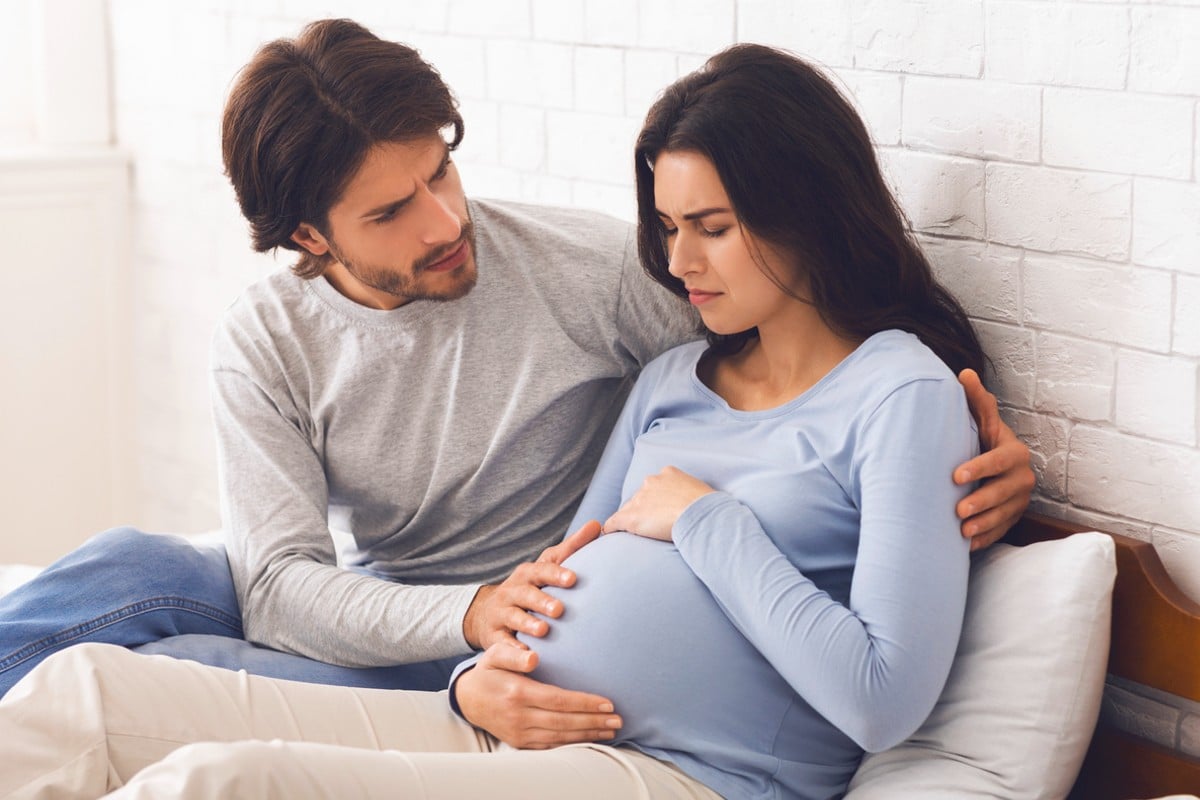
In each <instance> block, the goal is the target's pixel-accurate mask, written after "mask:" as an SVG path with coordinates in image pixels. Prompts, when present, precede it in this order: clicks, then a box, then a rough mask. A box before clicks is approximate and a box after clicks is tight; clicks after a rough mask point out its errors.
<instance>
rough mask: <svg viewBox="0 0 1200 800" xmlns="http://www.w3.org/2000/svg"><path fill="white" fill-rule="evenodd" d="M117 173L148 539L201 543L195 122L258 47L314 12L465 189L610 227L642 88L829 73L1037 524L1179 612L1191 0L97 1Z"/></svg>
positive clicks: (1190, 243) (204, 131)
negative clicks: (811, 69) (756, 48)
mask: <svg viewBox="0 0 1200 800" xmlns="http://www.w3.org/2000/svg"><path fill="white" fill-rule="evenodd" d="M110 7H111V11H112V17H113V20H112V23H113V24H112V35H113V41H114V44H115V50H116V63H115V65H114V82H115V86H116V98H115V110H116V125H117V131H118V136H119V139H120V142H121V144H122V145H123V146H124V147H126V148H128V149H129V150H130V151H131V152H132V154H133V155H134V157H135V159H136V162H137V176H136V217H137V222H138V234H137V243H136V254H137V256H136V257H137V263H136V265H135V281H134V286H135V292H136V297H135V304H136V306H137V307H138V308H139V310H140V313H139V316H138V322H137V330H138V341H137V352H136V353H135V356H136V359H137V366H138V370H139V373H138V378H137V387H136V389H137V397H138V398H139V399H138V403H137V408H136V409H135V411H136V412H137V413H136V417H137V418H138V419H139V420H140V421H141V422H140V426H141V427H140V431H139V435H138V437H137V446H138V460H139V463H140V464H141V468H142V484H141V488H142V496H143V498H144V501H143V503H144V514H143V518H142V519H140V520H138V522H140V523H141V524H143V525H147V526H149V527H153V528H158V529H176V530H190V529H197V528H205V527H211V526H214V525H215V524H216V521H217V513H216V499H215V496H214V485H215V480H214V477H213V476H214V468H213V453H212V444H211V432H210V431H209V422H208V414H207V410H206V401H205V395H206V392H207V388H206V385H205V374H204V372H205V371H204V351H205V348H206V347H207V343H208V338H209V335H210V330H211V326H212V323H213V320H214V319H215V317H216V315H217V314H218V313H219V311H220V310H221V309H222V308H223V307H224V306H225V305H226V304H227V303H228V302H229V301H230V300H231V299H232V298H233V297H234V296H235V295H236V293H237V291H238V290H239V289H240V288H241V286H242V285H244V284H245V283H247V282H249V281H251V280H253V279H254V278H255V277H256V276H258V275H261V274H263V273H264V272H265V271H267V270H269V269H271V268H273V267H274V266H276V265H277V264H280V263H287V259H286V257H283V258H281V259H280V260H279V261H278V262H276V261H274V260H272V259H271V258H270V257H263V256H255V255H253V254H251V253H250V252H249V248H248V247H247V246H246V239H245V226H244V224H243V223H242V222H241V221H240V219H239V218H238V217H237V214H236V211H235V210H234V209H233V208H232V201H231V198H230V193H229V191H228V189H227V188H226V187H225V186H224V181H223V179H222V178H221V176H220V167H219V160H218V157H217V145H218V142H217V120H218V116H219V111H220V103H221V97H222V95H223V93H224V91H225V90H226V88H227V86H228V84H229V81H230V80H231V79H232V76H233V74H234V72H235V70H236V69H237V67H238V66H240V65H241V64H242V63H244V62H245V60H246V59H247V58H248V57H249V56H250V54H251V52H252V50H253V48H254V47H255V46H256V45H257V44H258V43H260V42H261V41H263V40H265V39H267V38H271V37H274V36H279V35H288V34H291V33H294V32H295V31H296V30H297V29H298V28H299V26H300V25H301V24H302V23H303V22H304V21H306V20H307V19H309V18H312V17H315V16H320V15H325V14H337V15H344V16H351V17H355V18H357V19H360V20H361V21H363V22H364V23H365V24H367V25H369V26H371V27H373V28H375V29H376V30H378V31H379V32H380V33H383V34H386V35H388V36H391V37H393V38H398V39H402V40H406V41H409V42H411V43H412V44H414V45H415V46H417V47H419V48H421V49H422V51H423V52H424V53H425V54H426V55H427V56H428V57H429V58H430V59H431V60H432V61H433V62H434V63H435V64H436V65H437V66H438V67H439V68H440V70H441V71H442V73H443V74H444V75H445V76H446V78H447V80H448V81H449V82H450V83H451V85H452V86H453V87H454V89H455V91H456V93H457V94H458V96H459V98H460V99H461V101H462V104H463V109H464V115H465V117H466V120H467V137H466V142H465V144H464V146H463V149H462V151H461V152H460V154H459V162H460V166H461V169H462V172H463V175H464V180H465V181H466V185H467V188H468V191H470V192H472V193H475V194H480V195H484V194H487V195H502V196H507V197H512V198H517V199H525V200H533V201H542V202H557V203H576V204H584V205H588V206H594V207H598V208H602V209H607V210H609V211H612V212H613V213H617V214H620V215H623V216H626V217H629V216H631V215H632V212H633V201H632V176H631V170H630V147H631V145H632V141H633V137H634V136H635V135H636V132H637V129H638V126H639V124H640V119H641V116H642V115H643V114H644V112H645V109H646V108H647V106H648V105H649V103H650V102H651V101H652V100H653V98H654V97H655V95H656V94H657V92H658V91H659V90H660V89H661V88H662V87H663V85H665V84H666V83H667V82H668V81H670V80H672V79H673V78H675V77H676V76H677V75H679V74H680V73H681V72H684V71H687V70H689V69H691V68H693V67H695V66H696V65H697V64H698V63H700V62H701V60H702V58H703V56H704V55H705V54H707V53H710V52H711V51H713V50H715V49H717V48H719V47H721V46H724V45H725V44H728V43H731V42H733V41H735V40H747V41H750V40H752V41H761V42H766V43H769V44H774V45H778V46H783V47H787V48H789V49H791V50H794V51H796V52H799V53H804V54H808V55H809V56H811V57H813V58H816V59H818V60H820V61H821V62H823V63H824V64H826V65H827V66H828V67H829V68H830V69H831V70H832V71H833V72H835V73H836V74H837V76H838V77H839V78H840V80H841V81H842V83H843V84H844V86H845V87H846V89H847V91H848V92H850V93H851V94H852V95H853V97H854V99H855V102H856V103H857V105H858V107H859V108H860V110H861V111H862V113H863V115H864V117H865V118H866V119H867V122H868V125H869V126H870V129H871V131H872V133H873V135H874V136H875V139H876V142H877V143H878V144H879V145H880V146H881V148H882V161H883V163H884V165H885V168H886V170H887V173H888V176H889V179H890V180H891V181H892V183H893V185H895V186H896V187H897V191H898V193H899V195H900V197H901V199H902V202H903V204H904V206H905V209H906V211H907V213H908V215H909V218H910V219H911V221H912V223H913V226H914V228H915V229H916V230H917V231H918V233H919V236H920V238H921V241H922V243H923V245H924V246H925V247H926V249H927V251H928V252H929V255H930V257H931V260H932V261H933V263H934V265H935V268H936V270H937V272H938V274H939V276H941V278H942V280H944V281H945V282H946V283H947V284H948V285H949V286H950V288H951V289H953V290H954V291H955V292H956V293H957V294H958V295H959V296H960V297H961V299H962V300H963V303H964V305H965V306H966V307H967V309H968V311H969V313H970V314H971V315H972V316H973V317H974V318H975V319H976V321H977V324H978V327H979V330H980V334H981V336H982V338H983V340H984V342H985V344H986V346H987V347H988V350H989V352H990V354H991V356H992V359H993V361H994V367H995V370H994V377H993V381H994V383H993V385H994V386H995V388H996V390H997V391H998V393H999V395H1000V397H1001V399H1002V400H1003V402H1004V406H1005V414H1006V415H1007V418H1008V419H1009V421H1010V423H1011V424H1012V425H1013V426H1014V428H1015V429H1016V430H1017V431H1018V433H1019V434H1021V436H1022V437H1023V438H1024V439H1025V440H1026V441H1028V442H1029V443H1030V445H1031V447H1032V449H1033V450H1034V453H1035V458H1034V461H1035V468H1036V470H1037V472H1038V476H1039V482H1040V483H1039V487H1040V488H1039V491H1040V496H1039V498H1038V500H1037V507H1038V508H1039V509H1042V510H1045V511H1047V512H1049V513H1053V514H1056V515H1059V516H1063V517H1067V518H1070V519H1074V520H1077V521H1081V522H1084V523H1086V524H1094V525H1098V526H1103V527H1108V528H1110V529H1114V530H1118V531H1122V532H1126V533H1129V534H1131V535H1134V536H1138V537H1140V538H1144V539H1150V540H1153V541H1154V542H1155V543H1156V544H1157V545H1158V546H1159V549H1160V551H1161V552H1162V553H1163V556H1164V558H1165V559H1166V561H1167V564H1168V568H1169V569H1170V571H1171V573H1172V574H1173V575H1175V577H1176V579H1177V580H1178V581H1179V582H1180V583H1181V584H1182V585H1183V586H1185V588H1188V589H1189V590H1190V591H1192V592H1193V593H1194V594H1196V595H1197V596H1198V597H1200V492H1198V491H1197V489H1196V487H1197V486H1198V485H1200V447H1198V445H1200V442H1198V440H1197V436H1198V430H1197V429H1198V426H1200V423H1198V418H1197V412H1196V400H1197V392H1198V384H1200V378H1198V377H1197V374H1198V372H1200V182H1198V179H1200V141H1198V139H1197V135H1198V131H1200V47H1197V46H1196V43H1197V42H1198V41H1200V2H1196V0H1189V1H1188V2H1183V0H1178V1H1177V2H1156V3H1144V2H1125V0H1110V1H1109V2H1103V3H1099V2H1066V1H1064V0H1041V1H1034V0H808V1H807V2H805V3H803V4H801V3H793V2H790V0H702V1H701V2H694V1H693V2H687V3H684V2H680V1H679V0H430V2H425V3H418V4H412V3H405V4H396V3H385V2H383V0H353V1H352V2H345V1H344V2H342V3H337V4H334V3H329V2H321V1H320V0H304V2H288V3H280V2H278V0H197V1H196V2H193V3H188V4H183V5H178V6H177V5H174V4H173V5H172V7H171V10H170V13H166V12H165V11H164V10H163V4H162V3H160V2H158V0H110Z"/></svg>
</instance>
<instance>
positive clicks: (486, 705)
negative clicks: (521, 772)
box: [452, 642, 621, 750]
mask: <svg viewBox="0 0 1200 800" xmlns="http://www.w3.org/2000/svg"><path fill="white" fill-rule="evenodd" d="M537 661H538V657H537V653H535V652H533V651H532V650H527V649H523V648H520V647H515V646H513V645H511V644H508V643H505V642H497V643H496V644H493V645H492V646H491V647H489V648H488V649H487V652H485V653H484V654H483V655H482V656H481V657H480V659H479V661H478V663H476V664H475V666H474V667H472V668H471V669H469V670H467V671H466V672H464V673H462V674H461V675H459V677H458V680H457V681H455V683H454V687H453V689H452V691H453V692H454V696H455V699H456V701H457V702H458V707H459V709H460V710H461V711H462V715H463V717H464V718H465V719H466V720H467V722H470V723H471V724H472V725H474V726H475V727H477V728H482V729H483V730H485V731H487V732H488V733H490V734H492V735H493V736H495V737H496V738H497V739H499V740H500V741H502V742H504V743H506V744H509V745H512V746H513V747H517V748H521V749H525V750H545V749H548V748H551V747H557V746H559V745H564V744H573V743H577V742H603V741H608V740H610V739H612V738H613V737H614V736H615V735H616V730H617V729H618V728H620V727H621V718H620V717H619V716H618V715H616V714H615V713H613V704H612V701H611V700H608V699H607V698H604V697H601V696H599V695H594V694H589V693H587V692H572V691H568V690H566V689H560V688H558V687H557V686H551V685H549V684H546V683H541V682H540V681H535V680H534V679H532V678H530V677H529V675H528V673H530V672H532V671H533V670H534V668H535V667H537Z"/></svg>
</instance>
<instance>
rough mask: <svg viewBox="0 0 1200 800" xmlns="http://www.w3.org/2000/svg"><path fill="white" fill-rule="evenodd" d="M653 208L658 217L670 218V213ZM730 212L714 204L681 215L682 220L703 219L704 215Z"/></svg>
mask: <svg viewBox="0 0 1200 800" xmlns="http://www.w3.org/2000/svg"><path fill="white" fill-rule="evenodd" d="M654 210H655V211H656V212H657V213H658V215H659V216H660V217H665V218H667V219H670V218H671V215H670V214H667V213H665V212H663V211H659V210H658V209H657V208H656V209H654ZM730 212H731V209H728V208H723V207H719V206H714V207H712V208H702V209H700V210H699V211H689V212H688V213H687V214H684V215H683V218H684V220H693V219H703V218H704V217H707V216H709V215H710V214H728V213H730Z"/></svg>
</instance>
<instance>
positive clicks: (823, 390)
mask: <svg viewBox="0 0 1200 800" xmlns="http://www.w3.org/2000/svg"><path fill="white" fill-rule="evenodd" d="M704 350H705V345H704V343H702V342H697V343H693V344H689V345H684V346H682V347H678V348H676V349H674V350H671V351H669V352H668V353H666V354H664V355H663V356H661V357H660V358H658V359H656V360H655V361H654V362H652V363H651V364H650V365H648V366H647V367H646V369H645V371H644V372H643V374H642V376H641V377H640V379H639V380H638V383H637V385H636V386H635V387H634V390H633V392H632V394H631V395H630V398H629V400H628V403H627V405H626V407H625V409H624V412H623V413H622V415H621V417H620V419H619V421H618V423H617V426H616V428H615V429H614V431H613V434H612V437H611V438H610V440H609V443H608V446H607V448H606V450H605V452H604V455H603V456H602V458H601V461H600V464H599V467H598V469H597V472H596V474H595V477H594V478H593V480H592V483H591V486H590V488H589V489H588V492H587V494H586V496H585V497H584V500H583V503H582V505H581V506H580V509H579V512H578V514H577V515H576V517H575V520H574V522H573V523H572V525H571V528H570V529H571V530H574V529H575V528H576V527H578V525H580V524H582V523H583V522H585V521H586V520H588V519H598V520H601V521H603V520H604V519H605V518H607V517H608V516H609V515H610V514H611V513H612V512H613V511H615V510H616V509H617V508H618V507H619V506H620V505H621V503H623V502H624V501H625V500H627V499H628V498H629V497H630V496H631V495H632V494H633V493H634V492H636V491H637V489H638V487H639V486H641V484H642V482H643V480H644V479H645V478H646V477H647V476H648V475H651V474H653V473H656V472H658V471H660V470H661V469H663V468H664V467H666V466H668V465H673V466H676V467H678V468H680V469H682V470H683V471H685V472H687V473H690V474H692V475H695V476H696V477H698V478H700V479H701V480H704V481H705V482H707V483H708V484H710V485H711V486H713V487H714V488H715V489H717V490H718V491H717V492H716V493H713V494H710V495H707V496H705V497H703V498H701V499H699V500H697V501H696V502H695V503H693V504H692V505H691V506H689V507H688V508H687V510H686V511H685V512H684V513H683V515H682V516H681V517H680V518H679V520H678V521H677V522H676V524H675V527H674V530H673V536H674V543H673V544H672V543H664V542H659V541H656V540H651V539H646V538H641V537H637V536H633V535H631V534H624V533H617V534H610V535H606V536H603V537H601V538H600V539H599V540H598V541H597V542H595V543H593V544H591V545H588V546H587V547H586V548H584V549H583V550H581V551H580V552H579V553H577V554H575V555H574V556H573V557H572V558H570V559H569V560H568V561H567V565H568V566H570V567H571V568H572V569H573V570H575V572H576V573H577V574H578V581H577V584H576V586H575V587H574V588H572V589H568V590H555V591H554V592H552V593H554V594H557V595H558V596H559V597H561V598H562V601H563V604H564V606H565V608H566V611H565V613H564V614H563V616H562V618H561V619H559V620H552V621H551V630H550V633H549V634H548V635H547V636H546V637H545V638H543V639H533V638H528V637H526V638H525V639H524V641H526V643H528V644H529V645H530V646H531V647H532V648H533V649H534V650H536V651H537V652H538V654H539V656H540V666H539V667H538V669H537V671H536V672H535V673H534V676H533V677H535V678H537V679H538V680H542V681H546V682H548V683H552V684H555V685H557V686H562V687H564V688H569V689H577V690H582V691H591V692H596V693H598V694H602V695H604V696H606V697H609V698H611V699H612V700H613V702H614V703H615V705H616V710H617V712H618V713H620V714H621V715H622V717H623V719H624V722H625V725H624V727H623V728H622V729H621V731H620V735H619V738H618V739H617V740H616V742H615V744H626V745H629V746H633V747H636V748H637V749H639V750H642V751H643V752H645V753H647V754H649V755H652V756H655V757H657V758H661V759H664V760H667V761H670V762H673V763H674V764H676V765H677V766H678V767H680V768H681V769H682V770H684V771H685V772H687V773H688V774H690V775H692V776H693V777H695V778H696V779H698V780H700V781H702V782H703V783H705V784H706V785H708V786H709V787H711V788H712V789H714V790H715V791H717V792H719V793H721V794H723V795H726V796H728V797H731V798H743V797H775V798H784V797H786V798H827V797H831V796H836V795H839V794H840V793H842V792H843V791H845V787H846V784H847V782H848V781H849V779H850V777H851V776H852V775H853V773H854V770H855V769H856V767H857V765H858V762H859V759H860V757H861V755H862V751H863V750H864V749H865V750H871V751H875V750H882V749H886V748H888V747H890V746H892V745H894V744H897V743H899V742H900V741H903V740H904V739H905V738H907V737H908V736H909V735H910V734H912V733H913V731H915V730H916V728H917V727H918V726H919V725H920V723H921V722H922V721H923V720H924V719H925V717H926V716H927V715H928V714H929V712H930V710H931V709H932V708H933V705H934V702H935V701H936V699H937V697H938V695H939V694H940V692H941V689H942V686H943V684H944V682H945V680H946V676H947V674H948V672H949V668H950V663H951V661H952V659H953V656H954V651H955V648H956V646H957V643H958V636H959V630H960V627H961V624H962V615H963V608H964V604H965V598H966V585H967V568H968V545H967V542H966V541H965V540H964V539H963V537H962V536H961V535H960V533H959V526H958V520H957V519H956V517H955V514H954V505H955V503H956V502H957V501H958V500H959V499H960V498H961V497H962V496H963V494H964V493H965V489H963V488H960V487H957V486H955V485H954V483H953V482H952V480H951V477H950V476H951V472H952V470H953V469H954V467H955V466H957V465H958V464H959V463H961V462H962V461H964V460H966V459H967V458H969V457H971V456H973V455H974V454H975V453H976V452H977V448H978V438H977V435H976V432H975V427H974V423H973V422H972V420H971V417H970V414H969V412H968V410H967V407H966V402H965V398H964V395H963V392H962V389H961V388H960V387H959V384H958V382H957V381H956V380H955V378H954V375H953V374H952V373H951V372H950V371H949V370H948V369H947V368H946V366H945V365H944V364H943V363H942V362H941V361H940V360H939V359H938V358H937V357H936V356H935V355H934V354H933V353H932V352H931V351H929V350H928V349H927V348H926V347H925V346H924V345H922V344H921V343H920V342H919V341H918V340H917V338H916V337H914V336H912V335H910V334H907V333H903V332H900V331H886V332H883V333H880V334H877V335H875V336H873V337H871V338H870V339H869V340H867V341H866V342H865V343H864V344H862V345H861V346H860V347H859V348H858V349H856V350H855V351H854V352H853V353H852V354H851V355H850V356H849V357H847V358H846V359H845V360H844V361H843V362H842V363H841V364H839V365H838V366H837V367H836V368H835V369H834V370H832V371H831V372H830V373H829V374H828V375H826V376H825V377H824V378H823V379H822V380H821V381H819V382H818V383H817V384H816V385H815V386H813V387H812V388H811V389H809V390H808V391H806V392H804V393H803V394H801V395H800V396H799V397H796V398H795V399H793V400H792V401H791V402H789V403H786V404H785V405H782V406H779V407H777V408H774V409H769V410H765V411H739V410H735V409H732V408H730V406H729V405H728V404H727V403H726V402H725V401H724V400H723V399H721V397H719V396H718V395H716V394H715V393H714V392H713V391H712V390H710V389H709V388H708V387H706V386H705V385H704V384H703V383H702V382H701V381H700V380H699V378H698V377H697V376H696V364H697V362H698V360H699V358H700V356H701V355H702V354H703V353H704Z"/></svg>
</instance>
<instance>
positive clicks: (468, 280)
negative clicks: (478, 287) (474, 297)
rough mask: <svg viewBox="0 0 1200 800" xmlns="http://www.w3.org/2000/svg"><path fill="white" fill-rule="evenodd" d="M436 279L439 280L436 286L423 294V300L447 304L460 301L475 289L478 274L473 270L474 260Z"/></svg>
mask: <svg viewBox="0 0 1200 800" xmlns="http://www.w3.org/2000/svg"><path fill="white" fill-rule="evenodd" d="M437 277H438V278H439V280H438V281H437V283H438V285H437V286H436V287H434V286H430V287H429V291H428V292H426V293H425V299H426V300H435V301H441V302H448V301H451V300H461V299H462V298H464V297H466V296H467V295H468V294H470V292H471V290H472V289H474V288H475V283H476V281H477V280H478V278H479V274H478V272H477V271H476V269H475V259H473V258H471V259H468V260H467V262H466V263H464V264H463V265H462V266H461V267H459V268H458V269H456V270H454V271H452V272H447V273H444V274H441V275H438V276H437Z"/></svg>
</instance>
